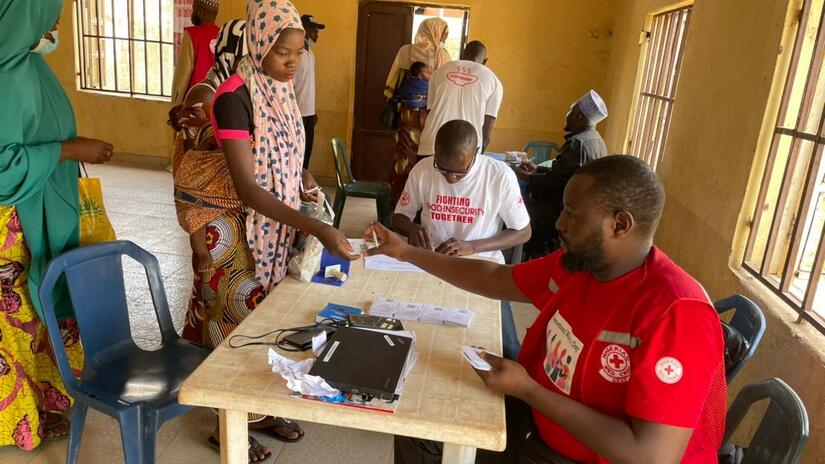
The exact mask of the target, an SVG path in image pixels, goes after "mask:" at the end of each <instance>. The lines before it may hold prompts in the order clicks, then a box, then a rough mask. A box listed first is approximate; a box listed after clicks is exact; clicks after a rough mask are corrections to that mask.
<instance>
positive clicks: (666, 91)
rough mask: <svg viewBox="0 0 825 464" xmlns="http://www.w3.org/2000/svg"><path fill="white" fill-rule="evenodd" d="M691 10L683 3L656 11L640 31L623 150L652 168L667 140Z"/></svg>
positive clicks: (660, 156)
mask: <svg viewBox="0 0 825 464" xmlns="http://www.w3.org/2000/svg"><path fill="white" fill-rule="evenodd" d="M691 11H692V7H691V6H687V7H684V8H678V9H674V10H670V11H666V12H664V13H660V14H657V15H655V16H654V17H653V22H652V24H651V27H650V31H644V32H643V36H644V40H645V42H646V52H645V54H644V67H643V69H642V73H641V85H640V90H639V95H638V99H637V101H636V112H635V116H634V118H633V120H632V121H631V125H630V127H631V132H630V136H629V138H628V141H627V153H629V154H632V155H634V156H636V157H638V158H641V159H642V160H644V161H645V162H646V163H647V164H648V165H650V167H652V168H653V169H656V168H657V167H658V165H659V162H660V160H661V158H662V150H664V148H665V142H666V141H667V132H668V129H669V128H670V118H671V115H672V114H673V105H674V104H675V102H676V86H677V84H678V81H679V71H680V68H681V65H682V54H683V52H684V48H685V37H686V36H687V30H688V24H689V23H690V13H691Z"/></svg>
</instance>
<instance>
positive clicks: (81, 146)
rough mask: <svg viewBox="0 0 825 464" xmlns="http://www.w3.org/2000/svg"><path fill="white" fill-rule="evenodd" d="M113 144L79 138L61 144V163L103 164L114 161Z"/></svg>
mask: <svg viewBox="0 0 825 464" xmlns="http://www.w3.org/2000/svg"><path fill="white" fill-rule="evenodd" d="M113 149H114V147H112V144H110V143H106V142H104V141H102V140H97V139H87V138H85V137H78V138H76V139H72V140H67V141H65V142H63V143H61V144H60V161H66V160H76V161H80V162H81V163H91V164H101V163H105V162H107V161H109V160H111V159H112V150H113Z"/></svg>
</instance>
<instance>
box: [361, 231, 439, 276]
mask: <svg viewBox="0 0 825 464" xmlns="http://www.w3.org/2000/svg"><path fill="white" fill-rule="evenodd" d="M349 243H350V245H351V246H352V249H353V250H354V251H355V252H356V253H360V254H361V255H363V256H365V257H364V267H365V268H366V269H370V270H374V271H393V272H424V271H422V270H421V269H420V268H418V267H416V266H413V265H412V264H410V263H405V262H402V261H398V260H397V259H395V258H390V257H389V256H384V255H376V256H366V252H367V250H368V249H370V248H375V247H374V246H373V244H372V243H371V241H370V242H366V241H364V240H363V239H356V238H351V239H349Z"/></svg>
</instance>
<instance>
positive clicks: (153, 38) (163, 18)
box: [75, 0, 174, 100]
mask: <svg viewBox="0 0 825 464" xmlns="http://www.w3.org/2000/svg"><path fill="white" fill-rule="evenodd" d="M75 4H76V8H77V26H76V27H77V34H76V37H77V50H78V60H77V66H78V68H79V69H78V74H79V76H80V88H81V89H82V90H91V91H96V92H105V93H110V94H114V95H122V96H127V97H133V96H137V97H146V98H158V99H164V100H168V99H169V97H170V95H171V94H172V75H173V72H174V44H173V40H174V17H173V8H174V5H173V1H172V0H76V2H75Z"/></svg>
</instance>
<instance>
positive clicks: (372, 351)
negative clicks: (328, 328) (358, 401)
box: [309, 327, 413, 401]
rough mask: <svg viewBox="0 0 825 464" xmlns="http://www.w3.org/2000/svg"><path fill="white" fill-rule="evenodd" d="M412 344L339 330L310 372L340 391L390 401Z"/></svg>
mask: <svg viewBox="0 0 825 464" xmlns="http://www.w3.org/2000/svg"><path fill="white" fill-rule="evenodd" d="M412 341H413V340H412V339H411V338H409V337H404V336H400V335H391V334H386V333H381V332H373V331H370V330H365V329H355V328H351V327H341V328H339V329H338V330H336V331H335V335H333V336H332V338H330V340H329V342H327V346H326V347H325V348H324V351H323V352H321V355H320V356H318V359H316V360H315V364H314V365H313V366H312V369H310V371H309V373H310V374H311V375H317V376H320V377H322V378H323V379H324V380H326V381H327V383H328V384H330V385H331V386H333V387H335V388H337V389H339V390H343V391H351V392H353V393H360V394H363V395H372V396H374V397H376V398H380V399H382V400H385V401H392V400H393V398H394V397H395V388H396V386H398V380H399V379H400V377H401V373H402V371H403V370H404V364H405V363H406V362H407V356H408V355H409V353H410V349H411V348H412Z"/></svg>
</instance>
